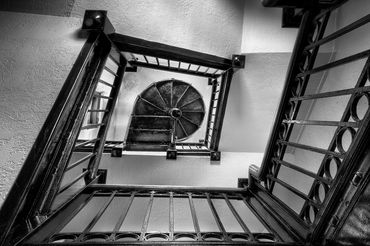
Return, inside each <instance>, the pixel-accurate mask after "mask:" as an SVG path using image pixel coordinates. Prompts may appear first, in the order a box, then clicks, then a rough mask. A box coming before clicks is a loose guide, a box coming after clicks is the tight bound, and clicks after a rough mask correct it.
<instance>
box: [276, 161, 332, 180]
mask: <svg viewBox="0 0 370 246" xmlns="http://www.w3.org/2000/svg"><path fill="white" fill-rule="evenodd" d="M272 160H273V161H274V162H277V163H279V164H281V165H283V166H285V167H288V168H290V169H293V170H296V171H298V172H300V173H303V174H305V175H307V176H310V177H312V178H314V179H316V180H319V181H320V182H322V183H324V184H330V183H331V182H330V180H328V179H326V178H323V177H321V176H319V175H317V174H315V173H313V172H311V171H308V170H306V169H304V168H301V167H299V166H296V165H294V164H292V163H289V162H287V161H283V160H280V159H278V158H272Z"/></svg>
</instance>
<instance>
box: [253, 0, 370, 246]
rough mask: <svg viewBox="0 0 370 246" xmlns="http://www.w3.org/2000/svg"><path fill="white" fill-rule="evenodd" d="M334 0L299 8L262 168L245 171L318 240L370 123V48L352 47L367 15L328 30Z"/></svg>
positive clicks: (342, 4)
mask: <svg viewBox="0 0 370 246" xmlns="http://www.w3.org/2000/svg"><path fill="white" fill-rule="evenodd" d="M264 2H266V4H274V3H272V2H273V1H264ZM268 2H269V3H268ZM275 2H280V3H281V4H282V5H281V7H285V5H284V4H288V2H289V1H275ZM318 2H320V1H318ZM333 2H335V4H334V5H333V6H330V7H329V8H320V7H319V6H322V5H315V6H314V7H313V8H307V9H304V10H303V11H302V13H303V16H302V21H301V25H300V28H299V32H298V35H297V40H296V44H295V47H294V52H293V55H292V58H291V61H290V66H289V69H288V74H287V80H286V84H285V87H284V90H283V95H282V99H281V102H280V105H279V108H278V112H277V116H276V119H275V123H274V126H273V129H272V133H271V136H270V140H269V143H268V146H267V148H266V152H265V156H264V159H263V162H262V165H261V168H260V170H259V171H256V170H251V171H252V172H251V174H252V177H251V178H252V180H254V181H253V182H251V186H254V187H255V189H256V190H260V191H264V192H266V194H268V196H269V197H268V198H266V199H267V200H266V201H272V200H275V201H277V203H278V204H279V206H281V207H282V208H284V209H285V210H286V211H289V214H290V216H289V218H288V220H290V222H292V221H294V220H295V221H298V222H299V223H300V224H302V225H304V227H305V229H304V230H303V231H302V232H304V231H306V232H305V233H302V234H301V235H303V236H304V237H305V238H306V240H312V242H321V243H322V242H323V241H322V240H323V238H324V237H325V235H324V232H325V230H327V229H328V227H330V226H331V225H330V223H331V221H332V216H333V213H334V211H335V208H336V207H337V206H339V204H340V198H341V196H342V195H343V191H344V189H345V187H347V186H348V184H349V183H351V180H352V179H353V178H354V177H355V176H356V171H357V170H358V168H359V165H360V163H361V158H362V156H363V153H364V151H365V150H366V148H367V144H368V141H367V139H368V138H369V135H368V132H369V128H370V124H369V123H370V110H369V105H370V95H369V83H368V81H369V80H370V77H369V76H370V75H369V71H370V68H369V61H370V56H369V55H370V52H369V48H370V46H367V47H362V46H352V47H351V45H350V44H351V41H350V40H351V37H355V39H361V35H360V33H361V32H364V30H369V29H368V26H369V22H370V15H369V14H368V15H366V16H364V17H361V16H359V19H358V20H355V21H353V22H350V23H347V24H346V25H344V26H343V27H340V28H339V29H335V28H334V30H333V22H334V21H335V17H336V13H335V11H338V9H339V11H340V10H341V9H345V8H346V1H333ZM290 4H293V3H292V1H290ZM328 6H329V5H328ZM290 7H291V6H290ZM296 7H299V6H296ZM360 17H361V18H360ZM366 27H367V29H366ZM344 44H347V46H345V47H344ZM340 45H342V46H340ZM335 49H336V50H335ZM334 50H335V51H334ZM349 75H350V76H349ZM351 82H352V83H351ZM266 196H267V195H266ZM308 232H310V233H308ZM320 240H321V241H320Z"/></svg>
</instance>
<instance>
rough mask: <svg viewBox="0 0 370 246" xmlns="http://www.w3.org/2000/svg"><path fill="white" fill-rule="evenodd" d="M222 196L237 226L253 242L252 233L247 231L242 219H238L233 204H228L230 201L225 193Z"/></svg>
mask: <svg viewBox="0 0 370 246" xmlns="http://www.w3.org/2000/svg"><path fill="white" fill-rule="evenodd" d="M222 195H223V197H224V198H225V202H226V203H227V206H228V207H229V209H230V210H231V212H232V213H233V215H234V217H235V219H236V220H237V221H238V223H239V225H240V226H241V227H242V229H243V230H244V232H245V233H247V234H248V235H249V238H250V239H251V240H252V241H255V239H254V236H253V234H252V232H251V231H250V230H249V228H248V226H247V225H246V224H245V223H244V221H243V219H242V218H241V217H240V215H239V213H238V212H237V211H236V209H235V208H234V206H233V204H232V203H231V202H230V200H229V198H228V197H227V195H226V194H225V193H223V194H222Z"/></svg>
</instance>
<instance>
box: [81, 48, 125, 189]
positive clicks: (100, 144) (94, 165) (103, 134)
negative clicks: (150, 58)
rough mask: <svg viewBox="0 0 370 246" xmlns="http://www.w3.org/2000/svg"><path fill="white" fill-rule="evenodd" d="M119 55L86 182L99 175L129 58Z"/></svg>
mask: <svg viewBox="0 0 370 246" xmlns="http://www.w3.org/2000/svg"><path fill="white" fill-rule="evenodd" d="M112 52H116V51H115V50H112ZM119 57H120V61H119V62H120V64H118V66H119V67H118V70H117V74H116V77H115V79H114V82H113V87H112V90H111V93H110V95H109V97H110V98H112V99H111V100H109V101H108V103H107V106H106V110H107V112H105V113H104V116H103V119H102V126H100V128H99V132H98V136H97V138H98V140H97V141H96V142H95V146H94V149H93V153H96V155H95V156H93V157H92V158H91V159H90V161H89V164H88V167H87V170H88V171H89V175H87V176H86V178H85V181H86V183H90V182H91V181H92V180H94V179H95V177H96V175H97V172H98V168H99V163H100V160H101V157H102V154H103V151H104V144H105V140H106V138H107V134H108V129H109V125H110V122H111V119H112V114H113V110H114V107H115V105H116V103H117V99H118V95H119V92H120V88H121V85H122V80H123V75H124V73H125V69H126V65H127V60H126V59H125V58H124V57H123V56H122V55H120V56H119Z"/></svg>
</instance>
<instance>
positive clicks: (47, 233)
mask: <svg viewBox="0 0 370 246" xmlns="http://www.w3.org/2000/svg"><path fill="white" fill-rule="evenodd" d="M85 189H86V187H85ZM85 189H84V190H83V191H81V193H80V194H78V195H76V196H74V197H73V198H72V199H71V200H69V201H68V202H66V203H65V204H63V205H62V206H60V207H59V208H58V209H57V210H56V211H55V213H53V214H51V215H50V216H49V218H48V220H46V221H45V222H44V224H43V226H39V227H37V228H35V229H34V230H33V231H32V234H30V235H29V236H27V239H25V240H27V242H45V241H48V240H49V239H50V238H51V237H52V236H54V234H57V233H59V232H60V231H61V230H62V229H63V228H64V227H65V226H66V225H68V223H69V222H70V221H71V220H72V219H73V218H74V217H75V216H76V215H77V214H78V213H79V212H80V211H81V210H82V209H83V208H84V207H85V206H86V205H87V204H88V203H89V202H90V201H91V199H92V198H93V197H94V195H95V193H96V191H93V192H92V193H91V194H86V193H83V192H84V191H85Z"/></svg>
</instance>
